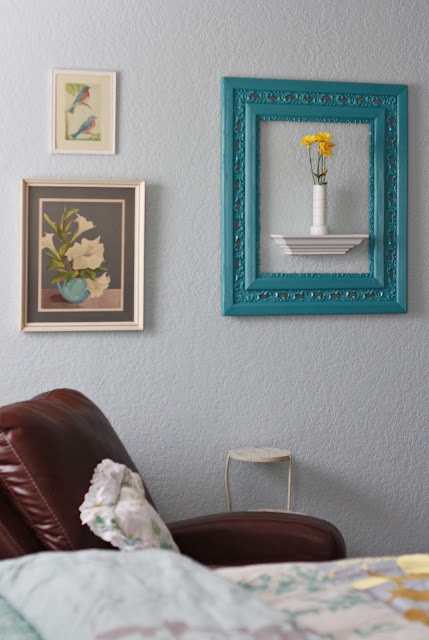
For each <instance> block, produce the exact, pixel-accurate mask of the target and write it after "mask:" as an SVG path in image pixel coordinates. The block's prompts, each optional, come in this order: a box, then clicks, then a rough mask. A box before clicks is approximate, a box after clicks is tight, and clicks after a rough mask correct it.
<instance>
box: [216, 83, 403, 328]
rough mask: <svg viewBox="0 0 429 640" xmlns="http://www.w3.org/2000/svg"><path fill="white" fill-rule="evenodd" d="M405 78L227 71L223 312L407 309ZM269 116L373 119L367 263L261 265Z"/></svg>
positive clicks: (345, 120) (316, 119) (224, 96)
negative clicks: (303, 269) (263, 148)
mask: <svg viewBox="0 0 429 640" xmlns="http://www.w3.org/2000/svg"><path fill="white" fill-rule="evenodd" d="M407 103H408V89H407V86H406V85H386V84H356V83H342V82H309V81H301V80H265V79H252V78H222V314H223V315H233V316H235V315H290V314H338V313H405V312H406V310H407V183H408V178H407V162H408V158H407V154H408V151H407V145H408V139H407V127H408V112H407V108H408V104H407ZM261 120H294V121H309V122H310V121H311V122H339V123H354V122H356V123H366V124H368V125H369V129H370V144H369V194H368V196H369V198H368V201H369V207H368V217H369V219H368V223H369V224H368V226H369V233H370V238H369V252H368V272H367V273H356V274H353V273H332V274H325V273H300V274H298V273H260V271H259V237H260V211H259V174H260V151H259V147H260V122H261Z"/></svg>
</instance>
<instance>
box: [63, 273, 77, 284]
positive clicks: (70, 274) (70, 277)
mask: <svg viewBox="0 0 429 640" xmlns="http://www.w3.org/2000/svg"><path fill="white" fill-rule="evenodd" d="M78 277H79V271H69V272H68V273H67V277H66V280H67V282H70V280H74V279H75V278H78Z"/></svg>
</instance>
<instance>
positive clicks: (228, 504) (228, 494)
mask: <svg viewBox="0 0 429 640" xmlns="http://www.w3.org/2000/svg"><path fill="white" fill-rule="evenodd" d="M229 460H230V457H229V454H228V456H227V458H226V465H225V491H226V504H227V509H228V511H231V496H230V493H229V482H228V480H229V478H228V467H229Z"/></svg>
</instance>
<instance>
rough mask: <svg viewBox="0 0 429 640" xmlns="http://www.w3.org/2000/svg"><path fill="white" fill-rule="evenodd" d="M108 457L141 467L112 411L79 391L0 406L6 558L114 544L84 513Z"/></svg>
mask: <svg viewBox="0 0 429 640" xmlns="http://www.w3.org/2000/svg"><path fill="white" fill-rule="evenodd" d="M104 458H110V459H112V460H114V461H115V462H120V463H122V464H125V465H126V466H127V467H129V468H130V469H132V470H133V471H137V469H136V467H135V465H134V463H133V461H132V459H131V458H130V456H129V454H128V453H127V451H126V449H125V447H124V446H123V444H122V442H121V441H120V439H119V437H118V436H117V434H116V433H115V431H114V430H113V428H112V426H111V425H110V423H109V421H108V420H107V418H106V416H105V415H104V414H103V413H102V412H101V411H100V409H99V408H98V407H97V406H96V405H95V404H94V403H93V402H92V401H91V400H89V399H88V398H87V397H85V396H84V395H83V394H82V393H80V392H79V391H74V390H71V389H56V390H54V391H51V392H48V393H43V394H41V395H39V396H36V397H35V398H33V399H32V400H28V401H25V402H18V403H15V404H11V405H8V406H5V407H2V408H0V487H1V491H0V509H1V511H0V514H1V515H0V558H6V557H13V555H22V554H23V553H32V552H34V551H38V550H40V549H50V550H63V551H66V550H73V549H85V548H110V549H111V546H110V545H109V544H108V543H106V542H104V541H103V540H101V539H100V538H98V537H97V536H95V535H94V534H93V533H92V532H91V531H90V529H89V528H88V527H87V526H83V525H82V524H81V522H80V517H79V506H80V504H81V503H82V501H83V498H84V496H85V494H86V492H87V491H88V488H89V485H90V481H91V477H92V474H93V472H94V469H95V467H96V465H97V464H98V463H99V462H101V460H103V459H104ZM146 496H147V498H148V499H149V500H150V502H151V503H152V504H153V502H152V499H151V497H150V495H149V494H148V492H147V490H146Z"/></svg>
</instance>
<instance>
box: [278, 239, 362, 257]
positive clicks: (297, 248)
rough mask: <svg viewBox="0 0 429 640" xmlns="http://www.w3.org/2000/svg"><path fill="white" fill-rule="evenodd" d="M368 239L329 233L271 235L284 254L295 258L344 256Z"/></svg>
mask: <svg viewBox="0 0 429 640" xmlns="http://www.w3.org/2000/svg"><path fill="white" fill-rule="evenodd" d="M368 237H369V236H368V235H367V234H352V235H335V234H332V233H328V234H326V235H320V236H316V235H314V236H286V235H283V234H271V238H272V239H273V240H274V242H275V243H276V244H277V245H278V246H279V247H280V248H281V249H282V251H283V253H285V254H287V255H293V256H303V255H344V254H345V253H347V251H349V250H350V249H353V247H357V246H358V245H360V243H361V242H362V241H363V240H365V239H366V238H368Z"/></svg>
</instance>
